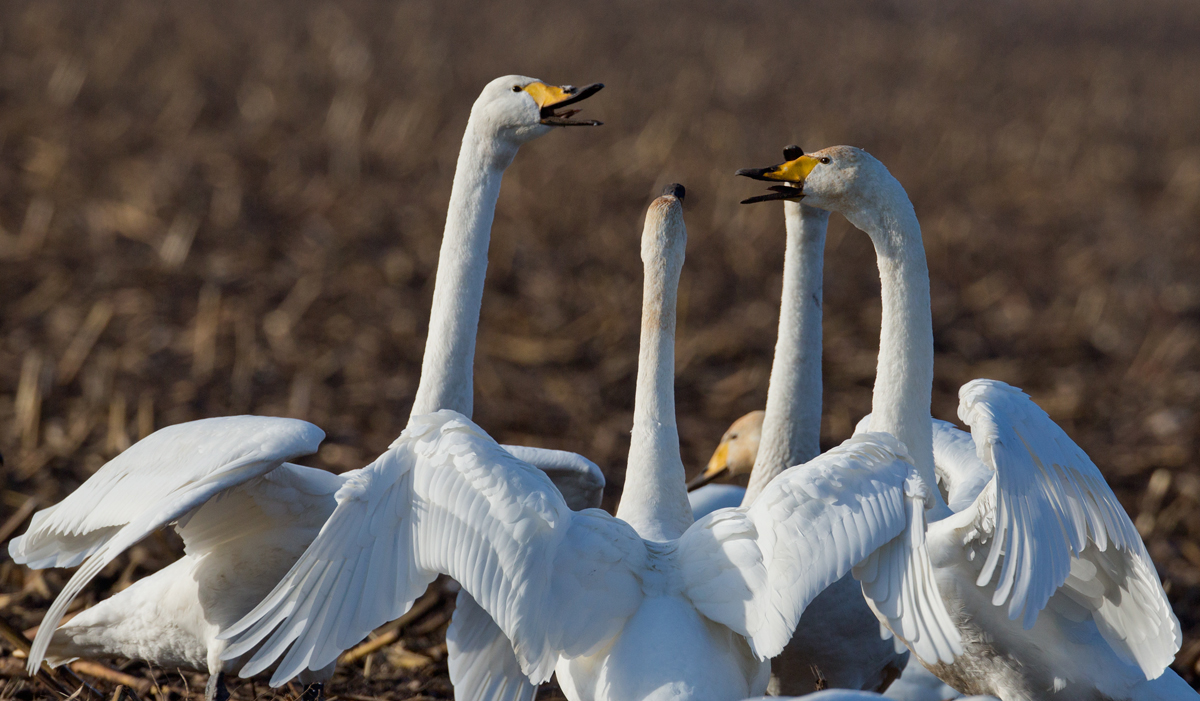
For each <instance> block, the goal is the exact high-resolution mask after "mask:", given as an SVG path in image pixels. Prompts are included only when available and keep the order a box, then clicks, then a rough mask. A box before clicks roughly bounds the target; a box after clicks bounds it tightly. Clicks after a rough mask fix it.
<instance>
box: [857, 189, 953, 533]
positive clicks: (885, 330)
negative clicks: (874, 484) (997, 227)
mask: <svg viewBox="0 0 1200 701" xmlns="http://www.w3.org/2000/svg"><path fill="white" fill-rule="evenodd" d="M877 185H878V191H879V193H880V196H879V197H878V198H877V199H876V200H875V202H873V203H872V205H871V206H869V207H861V208H859V209H855V210H850V211H846V212H844V213H845V215H846V218H847V219H849V220H850V223H852V224H854V225H855V226H856V227H858V228H859V229H862V230H863V231H865V232H867V234H869V235H870V237H871V241H872V243H874V244H875V256H876V260H877V262H878V264H879V281H880V286H881V288H882V295H883V324H882V327H881V328H880V331H879V367H878V368H877V369H876V375H875V394H874V396H873V398H872V400H871V430H872V431H884V432H887V433H890V434H892V435H893V436H895V437H896V438H898V439H900V441H901V442H903V443H904V445H905V446H907V447H908V450H909V453H910V454H911V455H912V458H913V462H914V463H915V464H916V466H917V469H918V470H919V471H920V473H921V476H922V477H923V478H924V479H925V480H926V483H927V484H929V485H934V484H937V482H936V481H935V479H934V469H933V428H932V424H931V419H930V414H929V412H930V404H931V402H932V395H933V314H932V312H931V311H930V299H929V266H928V264H927V263H926V262H925V245H924V243H923V242H922V240H921V225H920V224H918V223H917V214H916V212H914V211H913V206H912V202H910V201H909V199H908V195H906V194H905V192H904V188H903V187H901V186H900V183H899V182H897V181H896V179H895V178H893V177H891V175H890V174H889V175H887V177H886V178H880V180H879V181H878V182H877ZM931 491H932V492H933V494H934V498H935V499H936V500H937V502H938V504H939V509H938V510H939V511H944V510H945V502H944V501H943V500H942V498H941V494H940V493H939V492H938V490H936V489H933V490H931Z"/></svg>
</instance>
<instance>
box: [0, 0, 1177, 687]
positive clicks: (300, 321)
mask: <svg viewBox="0 0 1200 701" xmlns="http://www.w3.org/2000/svg"><path fill="white" fill-rule="evenodd" d="M968 10H969V11H968ZM1197 36H1200V5H1198V4H1197V3H1195V2H1192V1H1191V0H1176V1H1172V2H1165V1H1164V2H1158V1H1153V0H1152V1H1150V2H1143V3H1124V2H1119V1H1117V0H1111V1H1107V0H1106V1H1097V2H1089V3H1084V2H1065V1H1061V0H1053V1H1049V2H1047V1H1045V0H1013V1H1010V2H1002V3H969V4H968V3H948V2H947V3H937V2H930V3H918V2H893V3H844V2H841V1H840V0H816V1H811V2H791V3H767V2H753V3H752V2H720V1H717V0H706V1H704V2H664V3H642V2H634V1H629V0H622V1H619V2H610V3H604V4H601V3H594V4H587V5H585V4H582V3H564V2H558V3H552V2H536V3H534V2H530V3H516V2H500V3H489V4H479V3H470V2H461V1H458V0H455V1H453V2H441V3H432V2H430V3H422V2H373V3H368V2H360V1H354V0H352V1H349V2H342V3H338V4H321V3H315V2H302V1H297V0H259V1H258V2H253V3H246V2H233V1H231V0H214V1H212V2H203V3H200V2H183V1H181V0H180V1H176V0H167V1H166V2H161V1H157V0H112V1H103V0H102V1H99V2H92V3H76V2H68V1H66V0H7V1H6V2H4V3H0V452H2V453H3V454H4V457H5V459H6V465H5V467H4V468H2V469H0V489H2V490H3V491H2V493H0V524H3V525H2V527H0V540H3V541H7V539H8V538H9V537H11V536H12V535H14V534H16V533H20V532H21V531H23V530H24V528H25V526H26V525H27V522H28V515H29V513H30V512H31V511H32V510H33V509H34V508H35V507H42V506H46V505H49V504H52V503H55V502H56V501H58V500H59V499H61V498H62V497H63V496H65V495H66V494H67V493H69V492H70V491H71V490H72V489H74V488H75V487H76V486H77V485H78V484H79V483H80V482H81V481H82V480H84V479H85V478H86V477H87V476H88V475H89V474H91V473H92V472H93V471H94V470H95V469H96V468H98V467H99V466H100V465H101V464H103V462H104V461H105V460H107V459H109V458H111V457H112V456H113V455H114V454H116V453H117V452H119V451H120V450H121V449H123V448H125V447H127V446H128V445H129V444H130V442H131V441H136V440H137V439H138V438H139V437H141V436H143V435H145V434H146V433H148V432H149V431H151V430H153V429H154V428H157V427H162V426H165V425H168V424H173V423H177V422H180V421H186V420H189V419H196V418H201V417H208V416H219V415H226V414H231V413H244V412H251V413H258V414H272V415H287V416H296V417H301V418H305V419H308V420H310V421H313V422H315V423H317V424H318V425H320V426H321V427H322V428H324V429H325V431H326V432H327V433H328V436H329V438H328V441H327V443H326V444H325V445H324V447H323V448H322V449H321V452H320V454H319V455H318V456H317V457H316V458H314V459H313V460H312V461H311V462H310V464H314V465H320V466H323V467H327V468H329V469H331V470H334V471H343V470H347V469H351V468H355V467H360V466H361V465H363V464H365V462H366V461H368V460H370V459H371V458H373V457H374V456H375V455H376V454H378V453H379V452H380V451H381V450H383V449H384V448H385V447H386V446H387V444H388V443H389V442H390V441H391V440H392V439H393V438H395V436H396V435H397V434H398V433H399V432H400V430H401V429H402V428H403V426H404V424H405V421H406V419H407V415H408V408H409V405H410V403H411V401H412V398H413V394H414V392H415V390H416V386H417V378H418V371H419V363H420V359H421V353H422V348H423V342H424V335H425V331H426V326H427V315H428V307H429V300H430V297H431V294H432V282H433V274H434V270H435V266H436V263H437V251H438V245H439V241H440V235H441V229H442V225H443V222H444V217H445V207H446V202H447V199H448V197H449V191H450V184H451V178H452V175H453V167H454V162H455V157H456V155H457V151H458V146H459V141H460V138H461V135H462V130H463V126H464V124H465V122H466V118H467V113H468V110H469V108H470V105H471V103H472V102H473V101H474V99H475V97H476V95H477V94H478V92H479V90H480V88H481V87H482V86H483V85H484V84H485V83H486V82H487V81H488V80H490V79H491V78H493V77H496V76H498V75H502V74H505V73H521V74H526V75H532V76H537V77H539V78H544V79H546V80H547V81H550V82H555V83H575V84H583V83H588V82H593V81H602V82H605V83H606V84H607V86H608V87H607V88H606V89H605V90H604V92H602V93H601V94H600V95H598V96H597V97H595V98H593V99H591V100H589V101H588V102H587V103H586V107H585V112H584V114H585V116H587V117H590V118H598V119H602V120H604V121H605V122H606V124H605V126H603V127H601V128H599V129H590V130H587V129H575V130H565V131H564V132H563V133H555V134H551V135H549V136H547V137H545V138H543V139H541V140H539V141H537V142H535V143H533V144H530V145H528V146H526V147H525V148H524V149H523V150H522V153H521V154H520V155H519V156H518V157H517V159H516V162H515V163H514V164H513V166H512V167H511V168H510V169H509V171H508V173H507V175H506V176H505V181H504V190H503V192H502V194H501V198H500V203H499V208H498V212H497V215H496V221H495V228H494V231H493V239H492V250H491V263H490V267H489V270H488V282H487V290H486V294H485V299H484V305H483V315H482V320H481V325H480V341H479V349H478V357H477V359H476V378H475V381H476V403H475V406H476V411H475V419H476V421H478V422H479V423H480V424H481V425H482V426H483V427H484V428H486V429H487V430H488V431H490V432H491V433H492V435H493V436H495V437H496V438H497V439H500V440H502V441H505V442H514V443H520V442H525V443H529V444H533V445H542V446H548V447H556V448H566V449H570V450H575V451H579V452H581V453H584V454H586V455H588V456H589V457H591V458H592V459H594V460H595V461H596V462H597V463H599V464H600V465H601V466H602V467H603V468H604V469H605V471H606V474H607V475H608V477H609V489H608V492H607V501H608V504H609V505H610V506H611V505H613V504H615V502H616V499H617V497H618V496H619V494H620V491H621V483H622V477H623V464H624V455H625V452H626V450H627V449H628V435H629V428H630V423H631V415H632V414H631V411H632V402H633V390H634V387H633V385H634V375H635V369H636V368H635V363H636V357H637V340H638V339H637V336H638V311H639V308H640V292H641V263H640V261H639V258H638V236H639V233H640V230H641V219H642V215H643V212H644V208H645V206H646V205H647V204H648V202H649V201H650V200H651V199H652V197H653V195H654V194H656V193H657V192H658V191H659V189H660V188H661V187H662V185H663V184H665V183H667V182H672V181H679V182H682V183H684V184H685V185H686V186H687V188H688V202H687V206H686V217H687V222H688V226H689V237H690V240H689V245H688V260H687V263H686V265H685V268H684V273H683V282H682V290H681V309H680V322H681V324H680V326H681V327H680V333H679V347H678V353H677V356H678V366H677V367H678V380H677V392H678V410H679V427H680V432H681V439H682V443H683V451H684V459H685V462H686V463H687V464H688V465H689V468H690V469H691V470H698V469H700V467H701V465H702V464H703V463H704V462H705V461H706V460H707V457H708V455H709V453H710V452H711V451H712V449H713V448H714V446H715V444H716V442H717V439H718V437H719V436H720V434H721V433H722V431H723V430H724V429H725V427H726V426H727V425H728V423H729V422H730V421H732V420H733V419H735V418H737V417H738V416H740V415H741V414H742V413H744V412H746V411H749V410H751V409H755V408H760V407H761V406H762V405H763V403H764V401H765V396H766V384H767V374H768V370H769V367H770V361H771V352H772V349H773V344H774V329H775V324H776V321H777V310H778V303H779V294H780V273H781V270H782V260H783V243H784V241H783V222H782V216H781V209H782V208H781V207H780V206H777V205H771V206H767V205H760V206H756V207H742V206H739V205H738V200H739V199H741V198H742V197H745V196H748V195H751V194H756V193H758V192H759V191H760V190H761V188H760V187H759V186H758V185H757V184H754V183H751V182H749V181H746V180H743V179H735V178H734V177H733V176H732V173H733V171H734V170H735V169H737V168H739V167H745V166H760V165H766V164H768V163H772V162H775V161H776V160H777V159H778V158H779V153H780V148H781V147H782V146H784V145H785V144H788V143H798V144H801V145H803V146H804V147H805V148H809V149H814V148H819V147H822V146H827V145H832V144H838V143H848V144H854V145H857V146H862V147H864V148H866V149H867V150H869V151H871V152H872V153H873V154H875V155H876V156H878V157H879V158H880V159H881V160H882V161H883V162H884V163H886V164H887V165H888V166H889V167H890V168H891V170H892V172H893V173H895V174H896V175H897V177H899V179H900V180H901V182H903V183H904V184H905V186H906V188H907V189H908V192H909V194H910V196H911V197H912V200H913V202H914V203H915V205H916V210H917V214H918V216H919V217H920V219H921V222H922V225H923V231H924V237H925V244H926V249H927V251H928V254H929V262H930V269H931V274H932V278H933V315H934V323H935V336H936V340H937V351H938V355H937V362H936V372H937V382H936V385H935V388H934V407H933V409H934V415H935V416H938V417H941V418H946V419H952V418H954V415H955V408H956V406H957V397H956V393H957V388H958V387H959V385H960V384H962V383H963V382H965V381H966V380H969V379H971V378H975V377H981V376H983V377H993V378H997V379H1002V380H1005V381H1007V382H1010V383H1013V384H1015V385H1018V386H1020V387H1022V388H1024V389H1025V390H1026V391H1027V392H1029V393H1030V394H1031V395H1032V396H1033V397H1034V398H1035V399H1036V400H1037V401H1038V402H1039V403H1040V404H1041V405H1042V406H1043V407H1044V408H1045V409H1046V410H1047V411H1048V412H1049V413H1050V415H1051V416H1052V417H1053V418H1054V419H1055V420H1056V421H1058V422H1059V423H1060V424H1061V425H1062V426H1063V427H1064V428H1065V429H1066V430H1067V432H1068V433H1070V434H1071V436H1073V437H1074V438H1075V439H1076V441H1078V442H1079V444H1080V445H1081V446H1083V447H1084V449H1085V450H1087V451H1088V453H1089V454H1090V455H1091V456H1092V457H1093V458H1094V459H1095V461H1096V462H1097V464H1099V465H1100V467H1101V469H1102V470H1103V471H1104V473H1105V475H1106V476H1107V477H1108V479H1109V482H1110V484H1112V485H1113V487H1114V489H1115V490H1116V491H1117V493H1118V494H1119V495H1120V497H1121V499H1122V500H1123V502H1124V504H1125V506H1126V508H1127V509H1128V511H1129V513H1130V514H1131V515H1133V516H1134V518H1135V519H1136V520H1137V523H1138V526H1139V528H1140V529H1141V530H1142V533H1143V534H1144V535H1145V537H1146V539H1147V543H1148V545H1149V547H1150V551H1151V553H1152V555H1153V556H1154V558H1155V561H1156V563H1157V565H1158V568H1159V572H1160V574H1161V575H1162V576H1163V577H1164V579H1165V580H1166V586H1167V591H1168V593H1169V595H1170V597H1171V600H1172V602H1173V603H1174V605H1175V610H1176V613H1177V614H1178V616H1179V619H1180V622H1181V623H1182V626H1183V630H1184V645H1183V649H1182V651H1181V652H1180V654H1179V656H1178V658H1177V661H1176V665H1175V669H1176V670H1177V671H1178V672H1179V673H1180V674H1182V675H1183V676H1184V677H1185V678H1187V679H1189V680H1191V681H1193V683H1195V682H1196V680H1197V679H1198V678H1200V677H1198V672H1200V670H1198V668H1197V667H1198V665H1197V661H1198V658H1200V543H1198V538H1200V473H1198V472H1197V469H1196V464H1197V441H1196V432H1197V426H1198V418H1197V413H1196V412H1197V409H1198V408H1200V355H1198V353H1197V350H1198V349H1197V345H1198V343H1200V276H1198V275H1197V272H1196V271H1197V270H1198V269H1200V235H1198V234H1200V226H1198V224H1200V119H1198V118H1197V116H1198V115H1200V78H1197V76H1200V42H1198V41H1197V40H1196V37H1197ZM826 270H827V272H826V284H827V287H826V298H825V350H826V360H825V417H826V421H825V424H824V426H823V443H824V444H825V445H826V446H833V445H836V444H837V443H839V442H840V441H842V440H843V439H844V438H846V437H847V436H848V435H849V434H850V432H851V430H852V428H853V425H854V422H855V421H857V419H858V418H859V417H860V416H861V415H862V414H863V413H865V412H866V411H868V410H869V405H870V390H871V384H872V382H873V376H874V363H875V354H876V352H877V345H878V332H879V316H880V303H879V284H878V278H877V275H876V269H875V263H874V256H873V252H872V250H871V247H870V244H869V241H868V240H867V238H866V236H864V235H863V234H862V233H860V232H858V231H857V230H855V229H853V228H851V227H850V226H849V225H848V224H847V223H846V222H845V221H844V220H843V219H841V218H840V217H837V216H835V217H834V218H833V221H832V223H831V225H830V233H829V245H828V254H827V269H826ZM177 549H178V544H177V542H176V540H175V539H174V536H173V535H171V536H169V537H168V536H164V537H162V538H158V539H151V540H149V541H147V542H145V543H143V544H142V545H140V546H138V547H136V548H134V549H133V551H132V552H131V554H130V555H129V556H127V557H125V558H123V559H122V560H120V561H119V562H117V563H114V565H113V566H112V567H111V568H110V569H109V570H107V571H105V572H104V573H103V575H102V576H101V577H99V578H97V580H96V581H95V582H94V583H93V586H91V587H90V588H89V589H88V590H87V591H86V593H85V594H84V595H83V596H81V597H80V599H79V602H80V603H91V602H94V601H97V600H99V599H102V598H103V597H104V596H105V595H106V594H107V593H108V592H110V591H112V590H114V589H116V588H120V587H123V586H127V585H128V584H129V582H131V581H133V580H135V579H137V578H138V577H141V576H143V575H145V574H148V573H150V572H152V571H154V570H156V569H157V568H159V567H161V566H163V565H164V564H165V563H166V562H168V561H169V560H170V558H171V557H173V555H174V553H176V552H177ZM67 574H68V573H64V572H62V571H51V572H47V573H45V574H44V575H43V574H31V573H30V572H28V571H27V570H25V569H23V568H20V567H16V566H14V565H13V564H12V563H11V562H10V561H7V559H5V561H4V562H3V563H0V618H3V619H4V620H6V621H7V622H9V623H11V624H12V625H13V626H15V627H16V628H17V629H22V630H23V629H28V628H31V627H33V626H35V625H37V623H38V621H39V620H40V616H41V614H42V612H43V611H44V610H45V608H46V606H48V604H49V602H50V601H51V600H52V595H53V594H54V593H55V592H57V591H58V590H59V588H60V587H61V586H62V584H63V583H64V582H65V581H66V578H67V576H66V575H67ZM443 598H444V599H445V602H446V603H445V605H443V604H441V603H436V602H435V605H433V606H432V607H431V608H430V609H429V610H428V612H426V613H425V614H424V615H422V616H420V617H417V620H415V621H413V622H412V623H411V625H409V626H408V627H406V628H404V629H402V631H401V632H402V635H401V638H402V640H401V643H400V644H399V645H393V646H390V647H383V648H381V649H380V650H379V651H378V652H376V653H374V654H373V655H370V656H369V657H365V658H363V659H360V660H358V661H356V662H354V663H352V664H348V665H344V666H343V668H342V671H341V672H339V675H338V677H337V678H336V679H335V683H334V685H333V686H332V687H331V688H330V691H331V693H333V694H335V695H338V696H340V697H341V698H344V699H362V698H389V699H393V698H394V699H401V698H438V699H442V698H450V697H451V689H450V687H449V682H448V680H447V678H446V673H445V663H444V654H445V653H444V651H445V647H444V627H445V621H446V617H447V615H448V607H449V605H450V602H452V600H453V597H452V596H449V595H446V596H444V597H443ZM0 647H2V648H3V651H4V655H5V656H4V657H2V658H0V698H20V699H29V698H34V697H36V698H48V697H50V696H51V695H50V692H49V691H48V690H47V689H46V687H44V686H41V685H39V684H38V683H33V684H32V685H31V684H30V682H28V681H26V680H24V679H23V678H22V677H21V675H20V670H19V666H20V662H19V661H17V660H15V659H14V658H12V657H11V656H8V655H9V653H10V651H11V650H12V647H13V645H12V643H11V642H3V643H0ZM364 667H366V669H364ZM109 668H110V669H114V670H121V671H123V672H125V673H128V674H129V675H133V676H134V677H136V681H134V682H132V683H133V685H134V687H135V688H139V689H141V691H142V692H143V693H142V694H141V695H142V697H143V698H145V697H146V694H147V693H159V694H160V695H162V696H164V697H167V698H177V697H179V696H180V695H181V694H185V693H187V691H186V689H189V688H190V689H192V690H196V691H200V690H202V688H203V683H204V677H203V675H196V676H191V675H185V676H183V677H181V676H180V675H178V674H175V673H173V672H170V671H167V670H151V669H148V668H146V667H145V666H144V665H141V664H136V663H127V662H123V661H110V663H109ZM93 671H94V670H93ZM364 671H365V672H366V673H367V674H366V677H365V678H364ZM81 674H83V676H84V677H85V678H87V679H89V680H90V682H91V683H92V684H93V685H94V686H95V687H96V688H97V689H99V690H100V691H101V692H103V693H105V694H106V695H110V694H111V693H112V691H113V689H114V687H115V682H114V681H113V678H110V679H99V678H96V677H94V676H88V672H86V670H84V671H81ZM147 680H154V683H153V685H151V683H150V682H149V681H147ZM127 681H132V680H127ZM152 686H153V688H151V687H152ZM72 688H73V687H72ZM285 691H286V693H288V694H290V695H292V696H294V694H295V690H292V691H287V690H285ZM235 692H236V698H238V699H250V698H269V697H270V693H269V690H268V689H267V688H266V687H265V685H264V684H263V683H262V682H259V683H257V684H256V685H252V684H251V683H248V682H247V683H242V684H240V685H238V686H237V688H236V689H235ZM545 697H551V698H552V694H546V695H545V696H544V698H545Z"/></svg>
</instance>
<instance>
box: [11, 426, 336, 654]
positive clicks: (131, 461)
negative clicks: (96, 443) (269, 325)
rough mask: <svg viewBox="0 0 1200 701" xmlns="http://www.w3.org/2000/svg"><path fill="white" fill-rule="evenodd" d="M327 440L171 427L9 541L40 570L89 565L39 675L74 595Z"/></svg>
mask: <svg viewBox="0 0 1200 701" xmlns="http://www.w3.org/2000/svg"><path fill="white" fill-rule="evenodd" d="M324 437H325V434H324V433H322V432H321V430H320V429H319V428H317V427H316V426H313V425H312V424H310V423H306V422H304V421H297V420H295V419H278V418H269V417H262V416H234V417H223V418H214V419H203V420H200V421H192V422H189V423H184V424H178V425H175V426H168V427H167V428H163V429H160V430H158V431H155V432H154V433H152V434H150V435H149V436H146V438H144V439H142V440H140V441H138V442H137V443H135V444H134V445H133V446H131V447H130V448H129V450H126V451H125V452H124V453H121V454H120V455H118V456H117V457H116V458H114V459H112V460H110V461H109V462H108V463H107V464H105V465H104V466H103V467H101V468H100V469H99V470H98V471H96V474H94V475H92V476H91V477H90V478H88V480H87V481H86V482H84V483H83V484H82V485H80V486H79V489H76V490H75V491H74V492H72V493H71V494H70V495H69V496H67V498H66V499H63V500H62V501H61V502H59V503H58V504H56V505H54V506H52V507H50V508H48V509H43V510H42V511H39V512H38V513H37V514H35V515H34V517H33V520H32V522H31V523H30V525H29V530H28V531H27V532H26V533H25V534H24V535H22V536H21V537H19V538H14V539H13V540H12V541H11V542H10V543H9V554H10V555H11V556H12V558H13V560H15V561H16V562H19V563H23V564H27V565H29V566H30V567H33V568H43V567H71V566H74V565H77V564H79V563H80V562H82V563H83V566H82V567H80V568H79V570H78V571H77V572H76V573H75V575H74V576H73V577H71V579H70V581H68V582H67V585H66V586H65V587H64V588H63V590H62V592H60V593H59V595H58V598H56V599H55V600H54V603H53V605H51V607H50V609H49V611H47V612H46V616H45V617H44V618H43V619H42V624H41V627H40V628H39V630H38V635H37V638H36V639H35V640H34V642H33V648H32V650H31V652H30V655H29V663H28V666H29V668H30V669H31V670H36V669H37V667H38V665H39V664H40V662H41V659H42V657H43V655H45V652H46V646H47V645H48V644H49V642H50V637H51V635H52V634H53V632H54V629H55V628H57V627H58V622H59V620H61V619H62V616H63V612H64V611H66V608H67V606H68V605H69V604H70V603H71V600H72V599H73V598H75V595H76V594H78V593H79V591H80V590H81V589H82V588H83V587H84V586H85V585H87V583H88V582H89V581H91V579H92V578H93V577H95V576H96V574H97V573H99V572H100V570H102V569H103V568H104V566H105V565H107V564H108V563H109V562H111V561H112V560H113V559H114V558H116V557H117V555H119V554H120V553H122V552H123V551H124V550H125V549H126V548H128V547H130V546H131V545H134V544H135V543H137V542H138V541H140V540H141V539H142V538H145V537H146V536H147V535H149V534H150V533H153V532H154V531H155V530H157V529H159V528H162V527H163V526H165V525H167V524H169V523H171V522H172V521H175V520H176V519H180V518H182V517H184V516H185V515H187V514H188V513H189V512H191V511H192V510H194V509H196V508H197V507H200V506H202V505H203V504H205V502H207V501H208V500H209V499H211V498H212V497H213V496H215V495H217V494H218V493H220V492H221V491H223V490H226V489H229V488H231V487H235V486H237V485H240V484H243V483H245V482H247V481H249V480H252V479H255V478H257V477H260V476H262V475H264V474H266V473H267V472H270V471H271V470H273V469H275V468H277V467H279V466H280V465H281V464H282V463H283V462H284V461H286V460H289V459H292V458H296V457H299V456H302V455H307V454H309V453H313V452H316V449H317V445H318V444H320V442H321V440H322V439H323V438H324Z"/></svg>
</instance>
